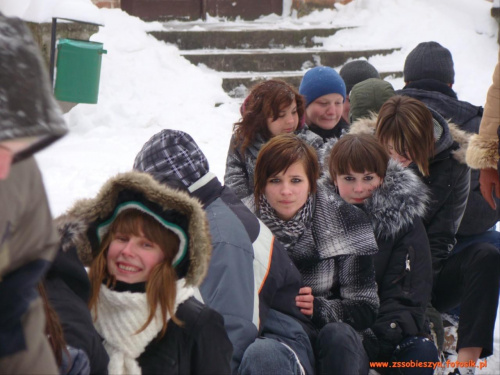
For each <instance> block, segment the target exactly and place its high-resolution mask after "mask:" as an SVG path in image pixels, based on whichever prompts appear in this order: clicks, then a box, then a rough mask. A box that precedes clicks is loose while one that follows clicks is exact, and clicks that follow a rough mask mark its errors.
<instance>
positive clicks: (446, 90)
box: [398, 79, 500, 236]
mask: <svg viewBox="0 0 500 375" xmlns="http://www.w3.org/2000/svg"><path fill="white" fill-rule="evenodd" d="M398 94H401V95H406V96H411V97H412V98H415V99H418V100H420V101H421V102H423V103H425V104H426V105H427V106H428V107H430V108H432V109H434V110H436V111H437V112H438V113H439V114H440V115H441V116H443V117H444V118H445V119H447V120H449V121H451V122H453V123H454V124H456V125H458V127H459V128H460V129H461V130H464V131H466V132H469V133H473V134H477V133H478V132H479V124H480V123H481V118H482V115H483V108H482V107H479V106H475V105H472V104H470V103H468V102H465V101H462V100H458V98H457V96H456V94H455V92H454V91H453V90H452V89H451V88H450V87H449V86H447V85H446V84H444V83H442V82H440V81H437V80H433V79H422V80H419V81H415V82H411V83H409V84H408V85H406V86H405V87H404V89H403V90H400V91H398ZM496 202H497V209H496V210H493V209H492V208H491V207H490V206H489V204H488V203H487V202H486V200H485V199H484V198H483V196H482V194H481V191H480V187H479V170H477V169H473V170H471V177H470V192H469V197H468V201H467V206H466V209H465V213H464V216H463V218H462V222H461V223H460V227H459V228H458V232H457V235H460V236H470V235H475V234H479V233H483V232H484V231H486V230H488V229H489V228H491V227H492V226H494V225H495V223H496V222H497V221H498V220H499V219H500V199H496Z"/></svg>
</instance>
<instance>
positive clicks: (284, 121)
mask: <svg viewBox="0 0 500 375" xmlns="http://www.w3.org/2000/svg"><path fill="white" fill-rule="evenodd" d="M298 126H299V114H298V112H297V102H296V101H295V99H294V100H293V102H292V104H290V105H289V106H288V107H285V108H282V109H281V110H280V113H279V116H278V118H277V119H276V120H273V118H272V117H270V118H268V119H267V128H268V129H269V132H270V133H271V134H272V136H276V135H279V134H284V133H292V132H294V131H295V130H297V127H298Z"/></svg>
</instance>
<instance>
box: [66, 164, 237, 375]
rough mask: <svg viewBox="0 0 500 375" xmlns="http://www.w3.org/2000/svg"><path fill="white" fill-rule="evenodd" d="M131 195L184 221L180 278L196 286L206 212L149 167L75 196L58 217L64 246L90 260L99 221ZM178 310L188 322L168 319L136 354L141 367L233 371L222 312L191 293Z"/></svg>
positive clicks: (204, 260) (204, 249)
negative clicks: (89, 193) (82, 196)
mask: <svg viewBox="0 0 500 375" xmlns="http://www.w3.org/2000/svg"><path fill="white" fill-rule="evenodd" d="M129 201H135V202H139V204H140V205H143V206H145V207H147V209H148V210H150V211H153V212H154V213H155V214H156V215H159V216H161V217H162V218H164V219H165V220H168V221H169V222H173V223H174V224H176V225H178V226H179V227H181V228H182V229H183V231H184V232H185V233H186V234H187V235H188V250H187V251H188V256H187V257H186V258H184V260H183V261H181V262H180V264H179V265H178V266H177V267H176V271H177V274H178V277H179V278H184V280H185V282H186V286H188V287H190V286H191V287H196V286H198V285H199V284H200V283H201V282H202V280H203V278H204V277H205V274H206V272H207V269H208V265H209V262H210V253H211V244H210V233H209V229H208V223H207V221H206V216H205V213H204V212H203V209H202V207H201V205H200V204H199V203H198V202H197V201H196V200H194V199H192V198H190V197H189V196H188V195H187V194H185V193H183V192H179V191H174V190H171V189H169V188H167V187H165V186H163V185H161V184H159V183H158V182H157V181H155V180H154V179H153V178H152V177H151V176H149V175H148V174H146V173H140V172H128V173H122V174H119V175H117V176H116V177H114V178H112V179H110V180H109V181H108V182H107V183H106V184H105V185H104V186H103V187H102V188H101V190H100V192H99V193H98V195H97V196H96V197H95V198H93V199H85V200H81V201H78V202H76V203H75V205H74V206H73V207H72V208H71V209H70V210H68V211H67V213H66V214H64V215H63V216H62V217H60V218H58V220H57V221H58V226H59V230H60V233H62V236H61V238H62V248H63V250H65V249H68V248H71V247H76V249H77V252H78V256H79V258H80V260H81V261H82V262H83V264H84V265H86V266H88V265H89V264H90V262H91V261H92V259H93V257H94V256H95V255H96V254H97V253H98V251H99V244H98V243H99V242H98V237H97V228H98V226H99V225H100V224H102V223H104V222H106V221H107V220H109V218H110V217H112V215H113V213H114V211H115V208H116V207H117V206H119V205H120V204H122V203H124V202H129ZM177 311H178V312H179V316H178V317H179V318H180V319H185V322H186V325H185V326H183V327H178V326H175V324H174V323H173V322H172V321H169V323H168V327H167V333H166V335H165V336H164V337H163V338H162V339H160V340H159V341H157V340H156V339H155V340H153V341H151V342H150V344H149V345H148V346H147V347H146V349H145V351H144V352H143V353H142V354H141V355H140V357H139V358H138V359H137V361H138V363H139V365H140V367H141V369H142V371H143V372H144V373H147V372H149V371H151V372H153V373H157V372H165V373H178V374H181V373H184V372H183V371H184V370H185V369H186V370H187V371H188V372H189V371H193V372H199V373H212V374H228V373H230V365H229V362H230V358H231V355H232V346H231V343H230V341H229V339H228V337H227V334H226V332H225V330H224V327H223V320H222V318H221V317H220V315H219V314H218V313H217V312H215V311H213V310H211V309H209V308H208V307H204V306H202V305H200V304H199V303H197V302H195V301H193V300H192V299H191V300H189V299H188V300H187V301H185V302H184V303H182V304H181V305H179V307H178V310H177ZM169 329H170V331H169ZM167 348H168V349H167ZM159 369H161V371H158V370H159Z"/></svg>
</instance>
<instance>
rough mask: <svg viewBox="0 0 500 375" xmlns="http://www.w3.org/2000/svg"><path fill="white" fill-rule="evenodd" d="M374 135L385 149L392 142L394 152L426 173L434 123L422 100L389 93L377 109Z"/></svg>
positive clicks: (431, 146) (431, 153)
mask: <svg viewBox="0 0 500 375" xmlns="http://www.w3.org/2000/svg"><path fill="white" fill-rule="evenodd" d="M375 135H376V136H377V138H378V139H379V141H380V142H381V143H382V144H383V145H384V146H385V147H386V148H387V144H388V143H389V142H392V143H393V144H394V149H395V151H396V152H397V153H398V154H400V155H402V156H405V157H406V156H409V158H410V159H411V160H412V161H413V162H414V163H415V164H416V165H417V167H418V169H419V171H420V173H422V174H423V175H424V176H428V175H429V158H431V157H432V156H433V155H434V122H433V118H432V113H431V112H430V111H429V109H428V108H427V107H426V106H425V104H424V103H422V102H421V101H419V100H416V99H413V98H410V97H408V96H399V95H396V96H393V97H392V98H390V99H389V100H387V101H386V102H385V103H384V104H383V105H382V107H381V108H380V112H379V114H378V118H377V124H376V131H375Z"/></svg>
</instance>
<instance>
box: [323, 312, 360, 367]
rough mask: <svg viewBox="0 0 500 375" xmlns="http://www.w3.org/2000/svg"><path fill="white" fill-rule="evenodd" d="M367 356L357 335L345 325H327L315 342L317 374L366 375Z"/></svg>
mask: <svg viewBox="0 0 500 375" xmlns="http://www.w3.org/2000/svg"><path fill="white" fill-rule="evenodd" d="M368 367H369V363H368V355H367V354H366V352H365V349H364V347H363V342H362V341H361V337H360V336H359V334H358V333H357V332H356V331H355V330H354V328H352V327H351V326H350V325H349V324H347V323H340V322H339V323H328V324H327V325H325V326H324V327H323V328H322V329H321V331H320V332H319V335H318V339H317V340H316V373H317V374H350V375H358V374H363V375H366V374H368V371H369V368H368Z"/></svg>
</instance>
